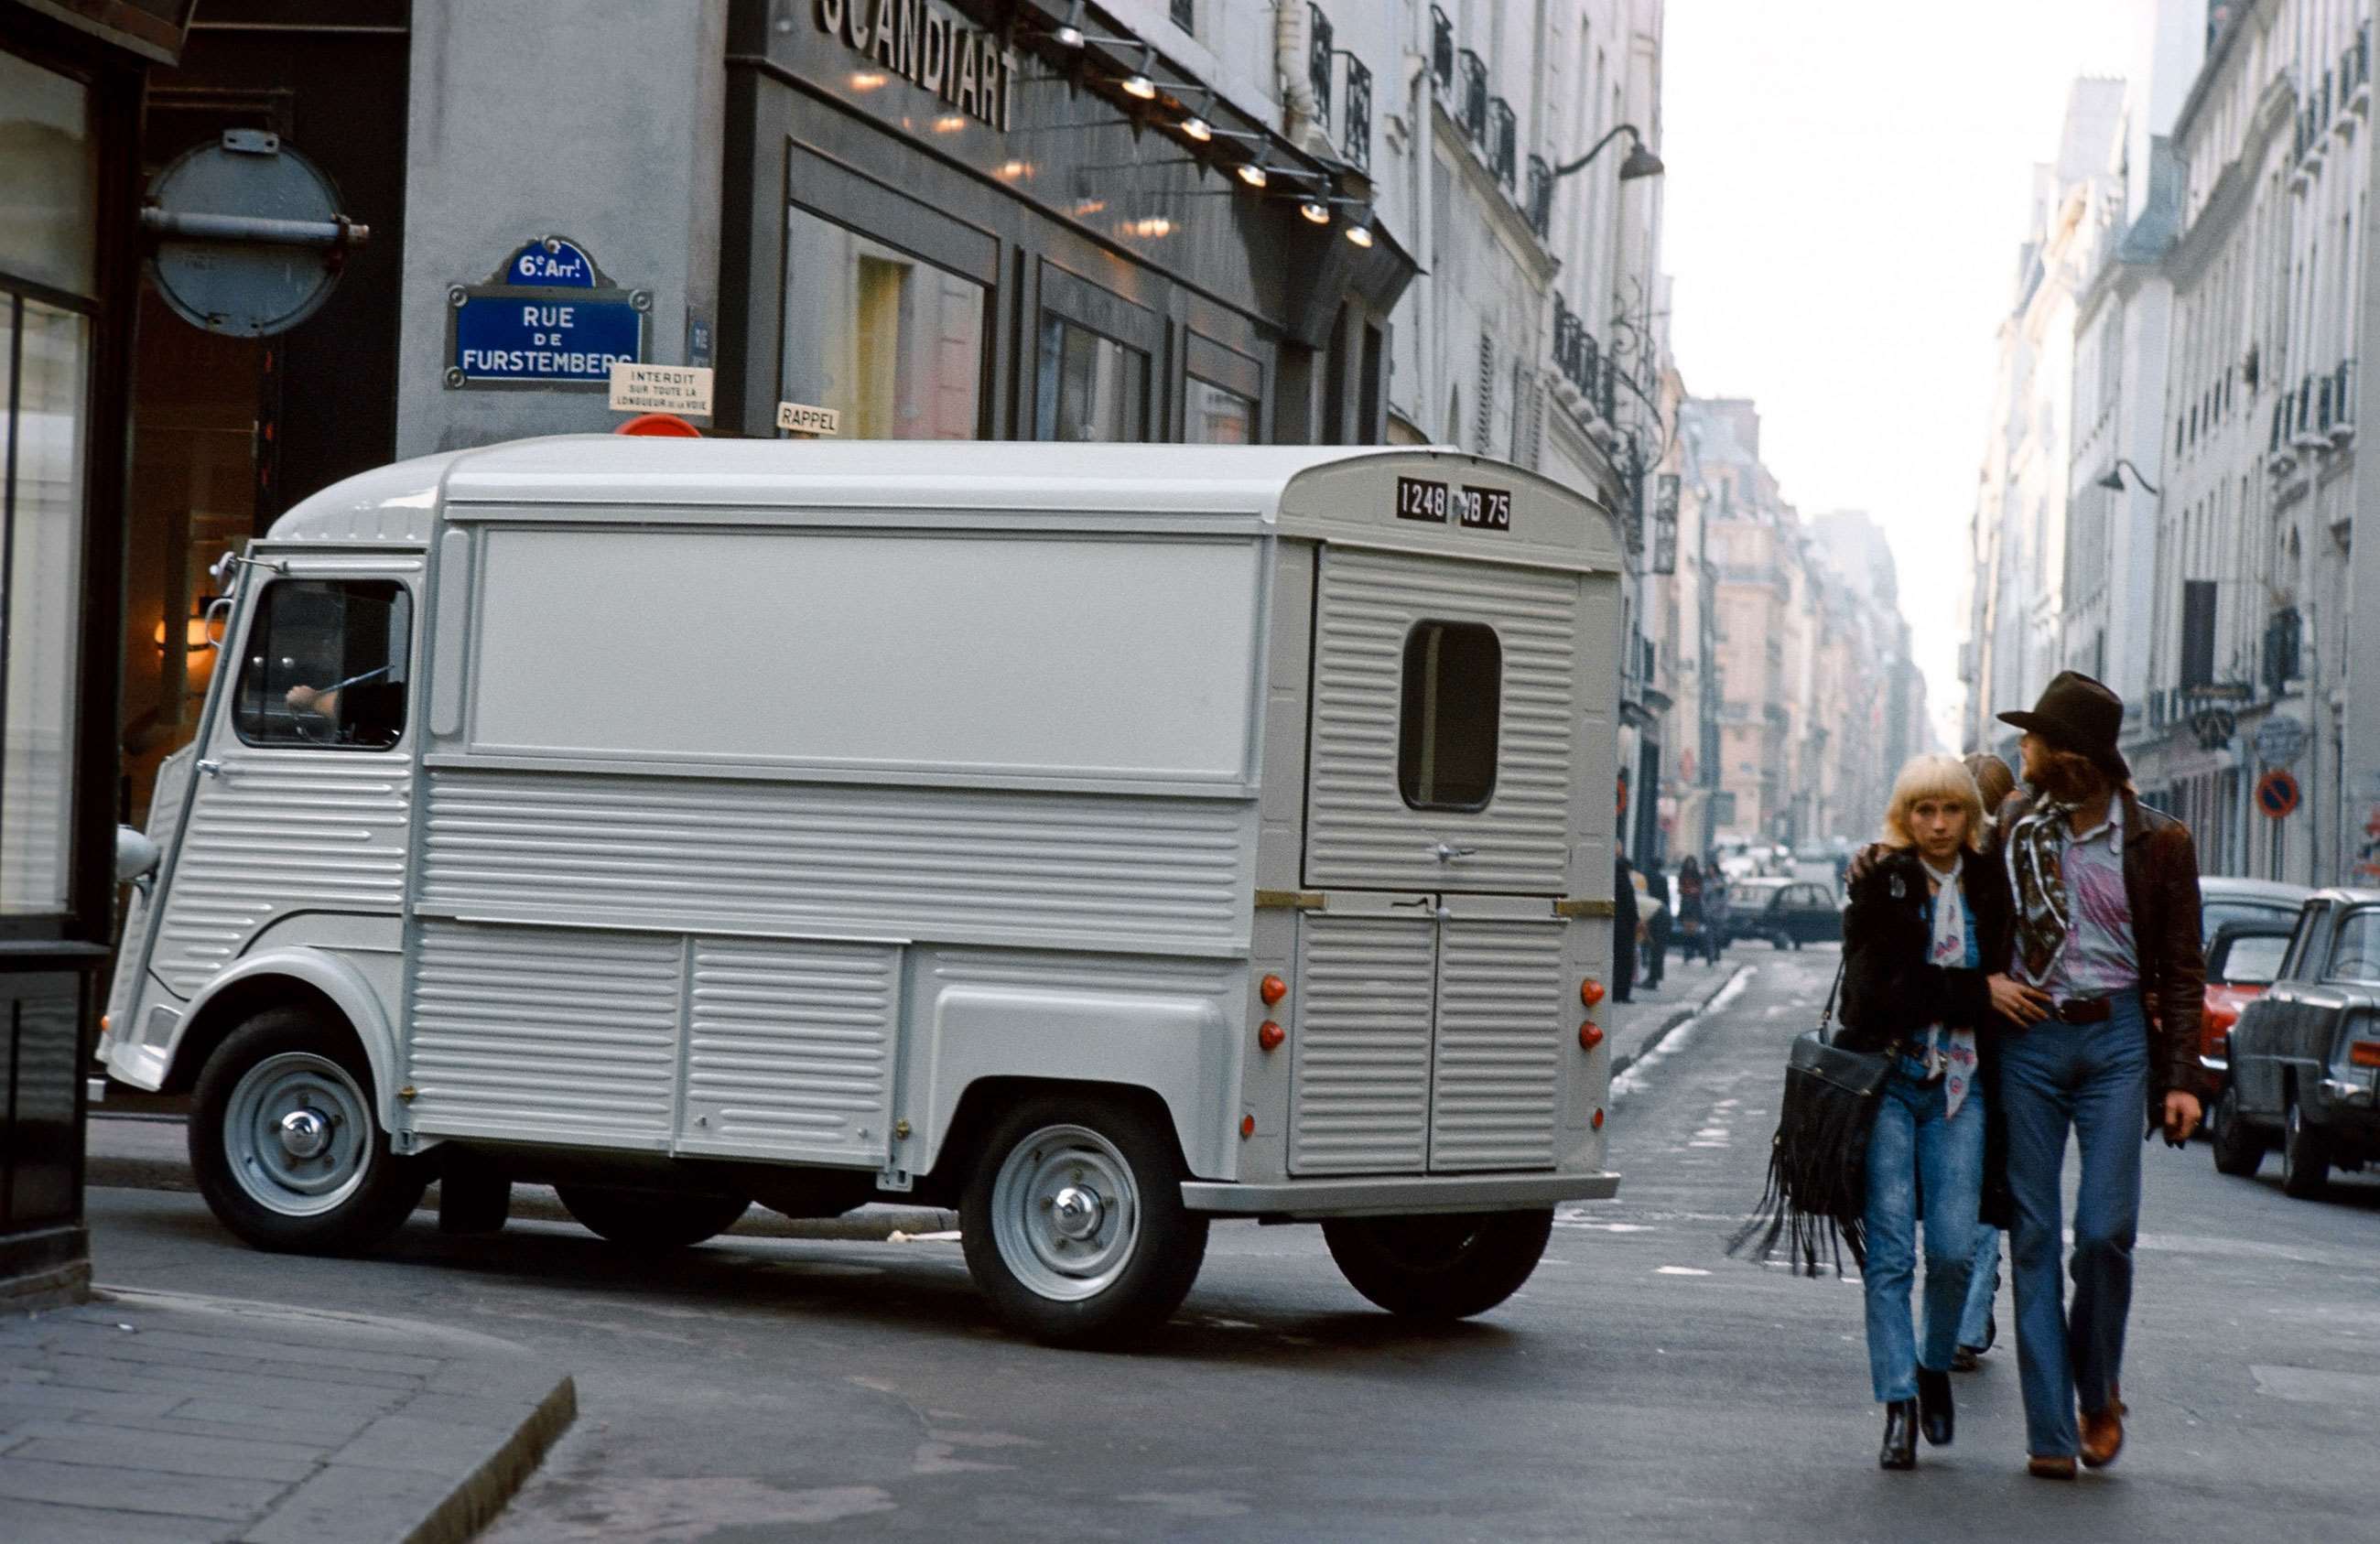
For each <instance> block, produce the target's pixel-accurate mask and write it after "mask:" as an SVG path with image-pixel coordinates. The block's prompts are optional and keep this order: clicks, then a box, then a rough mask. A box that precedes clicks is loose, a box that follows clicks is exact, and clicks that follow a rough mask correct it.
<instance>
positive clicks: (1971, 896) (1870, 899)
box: [1836, 849, 2015, 1228]
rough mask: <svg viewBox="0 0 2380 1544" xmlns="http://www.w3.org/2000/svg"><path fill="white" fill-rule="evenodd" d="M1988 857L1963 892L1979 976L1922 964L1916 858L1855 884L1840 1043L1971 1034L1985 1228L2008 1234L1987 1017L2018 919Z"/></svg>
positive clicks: (1996, 1074) (1921, 886) (1921, 881)
mask: <svg viewBox="0 0 2380 1544" xmlns="http://www.w3.org/2000/svg"><path fill="white" fill-rule="evenodd" d="M1996 856H1997V855H1996V854H1993V853H1982V854H1978V853H1969V854H1968V855H1967V858H1966V863H1965V865H1964V866H1963V868H1962V869H1961V875H1960V889H1961V893H1962V894H1964V896H1965V898H1966V904H1967V910H1968V912H1969V914H1970V915H1972V916H1973V918H1974V919H1975V957H1976V958H1977V959H1978V960H1981V961H1982V962H1984V963H1983V968H1981V969H1977V970H1961V969H1955V968H1949V967H1942V966H1937V965H1929V964H1927V963H1926V961H1925V955H1926V953H1927V951H1928V950H1929V949H1930V948H1931V946H1932V944H1933V942H1934V931H1933V929H1932V927H1931V926H1930V925H1929V924H1928V923H1927V921H1926V918H1925V902H1926V883H1925V863H1924V862H1923V861H1922V860H1921V859H1920V858H1919V857H1918V856H1917V854H1916V852H1915V850H1914V849H1904V850H1902V851H1899V852H1889V851H1888V852H1886V853H1884V855H1883V856H1882V857H1881V858H1880V859H1879V861H1877V862H1876V864H1875V865H1874V866H1873V867H1871V868H1869V869H1868V870H1867V872H1866V873H1864V874H1863V875H1862V876H1860V878H1858V879H1857V880H1855V881H1852V904H1851V910H1850V911H1849V912H1847V913H1846V914H1845V915H1844V918H1843V985H1842V1001H1841V1009H1840V1012H1841V1017H1842V1026H1843V1027H1842V1031H1841V1033H1840V1034H1839V1035H1838V1036H1837V1037H1836V1039H1837V1043H1839V1044H1840V1045H1842V1046H1844V1047H1846V1048H1848V1049H1850V1050H1853V1051H1882V1050H1884V1049H1885V1048H1886V1047H1887V1046H1889V1045H1890V1044H1892V1042H1893V1041H1895V1040H1898V1039H1903V1038H1905V1037H1907V1036H1910V1035H1913V1034H1915V1033H1917V1032H1918V1031H1919V1030H1921V1029H1924V1028H1925V1027H1926V1026H1927V1025H1930V1024H1945V1025H1948V1026H1949V1027H1951V1028H1953V1029H1973V1030H1974V1031H1975V1088H1976V1089H1977V1090H1979V1091H1980V1092H1981V1093H1982V1094H1983V1097H1984V1193H1983V1198H1982V1205H1981V1208H1980V1211H1981V1215H1982V1218H1983V1220H1984V1221H1985V1222H1987V1223H1989V1224H1991V1225H1992V1226H1993V1227H1996V1228H2005V1227H2008V1226H2010V1223H2011V1222H2013V1220H2014V1213H2015V1207H2014V1205H2013V1203H2012V1201H2011V1200H2010V1195H2009V1187H2008V1123H2007V1120H2006V1117H2005V1116H2004V1115H2003V1114H2002V1112H2001V1110H2000V1059H1999V1039H2000V1036H2001V1035H2002V1034H2003V1033H2004V1032H2006V1031H2007V1030H2008V1029H2009V1028H2010V1025H2009V1023H2008V1021H2007V1020H2005V1019H2003V1018H2001V1017H2000V1015H1998V1014H1997V1013H1995V1012H1993V1010H1992V994H1991V988H1990V986H1989V984H1988V980H1989V978H1990V977H1991V975H1992V974H1993V973H1994V972H1995V971H1996V970H2003V969H2006V968H2007V964H2008V959H2009V949H2010V942H2011V935H2012V933H2013V930H2014V927H2015V912H2014V908H2013V906H2012V904H2011V902H2010V896H2009V884H2008V868H2007V866H2006V865H2005V864H2002V863H1999V862H1997V861H1995V857H1996Z"/></svg>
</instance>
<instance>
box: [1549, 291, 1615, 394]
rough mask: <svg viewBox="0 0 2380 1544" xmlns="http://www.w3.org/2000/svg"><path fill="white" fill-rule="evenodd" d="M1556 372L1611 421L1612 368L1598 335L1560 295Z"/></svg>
mask: <svg viewBox="0 0 2380 1544" xmlns="http://www.w3.org/2000/svg"><path fill="white" fill-rule="evenodd" d="M1554 368H1555V369H1556V370H1558V371H1560V372H1561V377H1562V379H1563V380H1565V381H1567V382H1569V383H1571V384H1572V385H1573V386H1575V387H1577V388H1578V392H1579V395H1582V396H1584V397H1585V398H1586V399H1587V400H1588V401H1589V402H1592V403H1597V404H1599V405H1600V406H1601V407H1602V411H1603V416H1604V418H1605V419H1606V420H1607V421H1609V419H1610V417H1611V400H1610V393H1609V390H1608V387H1609V383H1610V375H1611V365H1610V361H1609V360H1608V359H1605V358H1604V355H1603V349H1602V346H1600V345H1599V344H1597V342H1596V341H1595V334H1593V333H1590V332H1588V331H1587V330H1586V323H1585V322H1582V321H1580V320H1579V316H1578V313H1577V312H1576V311H1574V310H1571V309H1570V307H1569V305H1568V304H1566V303H1565V302H1564V301H1563V299H1562V298H1561V296H1560V294H1556V295H1555V296H1554Z"/></svg>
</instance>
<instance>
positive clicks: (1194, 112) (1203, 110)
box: [1182, 86, 1215, 145]
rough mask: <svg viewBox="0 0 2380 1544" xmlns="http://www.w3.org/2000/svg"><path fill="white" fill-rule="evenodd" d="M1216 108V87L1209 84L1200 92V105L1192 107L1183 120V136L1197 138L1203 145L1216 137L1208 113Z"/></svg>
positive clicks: (1190, 138)
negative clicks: (1208, 119)
mask: <svg viewBox="0 0 2380 1544" xmlns="http://www.w3.org/2000/svg"><path fill="white" fill-rule="evenodd" d="M1214 108H1215V88H1214V87H1212V86H1209V87H1208V88H1207V89H1206V90H1205V91H1201V92H1200V93H1199V94H1198V105H1197V106H1196V107H1193V108H1191V109H1190V115H1189V116H1188V117H1186V118H1184V119H1183V120H1182V134H1183V137H1184V139H1188V140H1197V141H1198V143H1200V144H1202V145H1203V144H1205V143H1207V142H1208V140H1212V139H1214V137H1215V126H1214V125H1213V124H1211V123H1208V121H1207V115H1208V113H1210V112H1212V111H1214Z"/></svg>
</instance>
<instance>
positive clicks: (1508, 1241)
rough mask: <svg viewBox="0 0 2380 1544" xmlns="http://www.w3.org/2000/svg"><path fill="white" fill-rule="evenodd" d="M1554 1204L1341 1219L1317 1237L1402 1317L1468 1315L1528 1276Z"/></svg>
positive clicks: (1351, 1281)
mask: <svg viewBox="0 0 2380 1544" xmlns="http://www.w3.org/2000/svg"><path fill="white" fill-rule="evenodd" d="M1553 1228H1554V1213H1553V1208H1551V1207H1545V1208H1541V1209H1538V1210H1530V1211H1475V1212H1460V1213H1452V1214H1449V1215H1445V1216H1422V1217H1343V1218H1340V1219H1337V1220H1335V1221H1332V1222H1325V1223H1323V1224H1322V1241H1323V1242H1324V1243H1325V1244H1328V1245H1329V1246H1330V1258H1332V1259H1333V1260H1335V1261H1337V1262H1338V1265H1339V1273H1340V1274H1341V1275H1342V1276H1344V1277H1346V1278H1347V1284H1348V1285H1350V1286H1352V1287H1354V1289H1355V1290H1356V1291H1357V1292H1360V1293H1362V1294H1363V1295H1365V1296H1366V1297H1368V1298H1370V1299H1371V1300H1372V1301H1373V1302H1374V1303H1377V1304H1378V1305H1379V1306H1380V1307H1383V1308H1386V1309H1388V1310H1389V1312H1390V1313H1392V1314H1396V1315H1398V1316H1400V1317H1402V1318H1405V1319H1441V1320H1442V1319H1469V1318H1470V1317H1471V1316H1472V1315H1474V1314H1482V1313H1486V1312H1487V1311H1488V1309H1490V1308H1492V1307H1495V1306H1496V1305H1497V1304H1499V1303H1501V1302H1502V1301H1503V1300H1504V1299H1505V1298H1507V1297H1510V1296H1512V1294H1514V1293H1515V1292H1518V1291H1520V1290H1521V1283H1524V1282H1525V1281H1527V1280H1528V1279H1529V1275H1530V1273H1531V1272H1532V1271H1534V1270H1536V1268H1537V1261H1538V1260H1539V1259H1541V1258H1544V1256H1545V1252H1546V1241H1547V1240H1548V1239H1549V1238H1551V1237H1552V1236H1553Z"/></svg>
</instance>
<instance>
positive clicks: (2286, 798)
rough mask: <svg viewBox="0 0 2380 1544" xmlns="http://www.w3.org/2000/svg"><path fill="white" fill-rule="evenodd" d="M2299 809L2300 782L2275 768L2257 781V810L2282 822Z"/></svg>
mask: <svg viewBox="0 0 2380 1544" xmlns="http://www.w3.org/2000/svg"><path fill="white" fill-rule="evenodd" d="M2297 807H2298V780H2297V779H2296V778H2294V777H2291V776H2290V775H2289V773H2288V772H2283V771H2281V770H2280V769H2278V768H2275V769H2274V770H2273V771H2271V772H2266V773H2265V775H2264V776H2262V777H2260V778H2258V779H2257V780H2256V808H2259V809H2261V810H2263V811H2264V812H2265V814H2267V815H2270V816H2271V817H2272V818H2273V819H2275V820H2280V819H2282V818H2284V817H2285V816H2287V815H2288V814H2289V812H2290V811H2291V810H2294V809H2295V808H2297Z"/></svg>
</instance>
